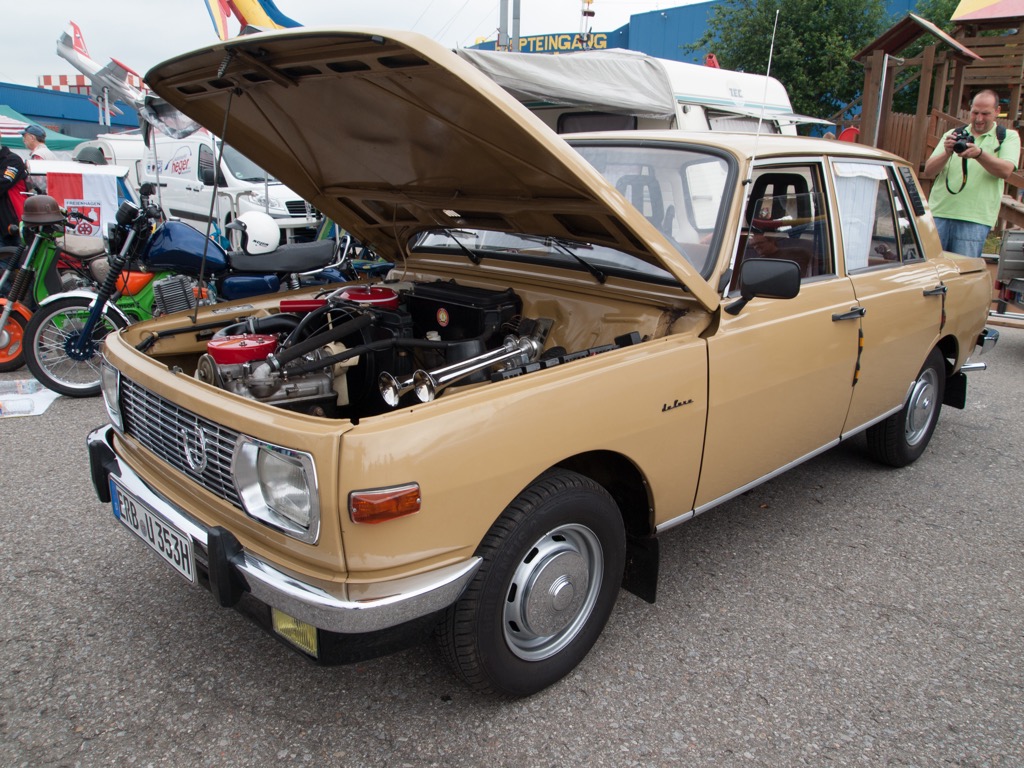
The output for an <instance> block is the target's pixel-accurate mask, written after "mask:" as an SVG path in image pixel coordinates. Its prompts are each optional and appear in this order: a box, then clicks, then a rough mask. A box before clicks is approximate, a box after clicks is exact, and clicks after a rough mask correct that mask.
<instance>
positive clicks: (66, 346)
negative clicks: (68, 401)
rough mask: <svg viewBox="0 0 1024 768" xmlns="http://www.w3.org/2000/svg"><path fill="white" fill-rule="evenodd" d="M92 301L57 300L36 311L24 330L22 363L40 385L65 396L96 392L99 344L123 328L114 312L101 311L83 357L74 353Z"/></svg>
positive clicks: (77, 297) (97, 386) (97, 391)
mask: <svg viewBox="0 0 1024 768" xmlns="http://www.w3.org/2000/svg"><path fill="white" fill-rule="evenodd" d="M91 302H92V300H91V299H88V298H85V297H80V296H67V297H64V298H60V299H57V300H55V301H53V302H51V303H49V304H46V305H45V306H43V307H41V308H40V309H38V310H37V311H36V312H35V314H33V315H32V319H31V320H30V321H29V323H28V326H27V328H26V329H25V364H26V365H28V369H29V370H30V371H32V375H33V376H35V377H36V378H37V379H38V380H39V381H40V382H41V383H42V384H44V385H45V386H46V387H47V388H48V389H52V390H53V391H54V392H59V393H60V394H62V395H67V396H68V397H95V396H96V395H98V394H99V393H100V362H101V355H100V342H102V341H103V338H104V337H105V336H106V335H107V334H108V333H111V332H113V331H117V330H119V329H121V328H124V327H125V326H126V323H125V322H124V320H123V319H122V318H121V317H120V316H119V315H117V314H116V313H114V312H109V311H105V312H104V313H103V315H102V316H101V317H100V319H99V320H98V321H97V322H96V325H95V326H94V327H93V330H92V338H91V344H90V349H89V351H88V352H87V353H86V354H85V355H80V354H78V353H77V352H75V351H74V348H75V342H77V340H78V339H79V337H80V335H81V330H82V327H83V326H84V325H85V321H86V319H87V318H88V316H89V305H90V304H91Z"/></svg>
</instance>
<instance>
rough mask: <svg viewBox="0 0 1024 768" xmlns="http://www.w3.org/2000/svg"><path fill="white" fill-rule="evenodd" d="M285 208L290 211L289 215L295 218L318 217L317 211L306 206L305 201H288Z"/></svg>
mask: <svg viewBox="0 0 1024 768" xmlns="http://www.w3.org/2000/svg"><path fill="white" fill-rule="evenodd" d="M284 206H285V208H287V209H288V214H289V215H290V216H292V217H294V218H299V219H307V218H312V217H313V216H315V215H316V209H315V208H314V207H313V206H311V205H306V201H305V200H286V201H285V204H284Z"/></svg>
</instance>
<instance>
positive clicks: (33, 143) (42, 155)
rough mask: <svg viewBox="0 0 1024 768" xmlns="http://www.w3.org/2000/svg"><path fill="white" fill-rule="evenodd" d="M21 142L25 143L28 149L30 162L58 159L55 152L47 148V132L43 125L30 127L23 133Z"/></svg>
mask: <svg viewBox="0 0 1024 768" xmlns="http://www.w3.org/2000/svg"><path fill="white" fill-rule="evenodd" d="M21 140H22V141H23V142H24V143H25V148H26V149H28V159H29V160H56V159H57V156H56V155H55V154H53V150H51V149H50V148H49V147H48V146H46V130H45V129H44V128H43V127H42V126H41V125H35V124H33V125H30V126H29V127H28V128H26V129H25V130H24V131H22V134H21Z"/></svg>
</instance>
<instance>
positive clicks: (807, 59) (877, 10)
mask: <svg viewBox="0 0 1024 768" xmlns="http://www.w3.org/2000/svg"><path fill="white" fill-rule="evenodd" d="M776 9H778V11H779V24H778V31H777V33H776V38H775V51H774V55H773V57H772V68H771V73H770V74H771V75H772V77H775V78H776V79H778V80H780V81H781V82H782V84H783V85H784V86H786V90H787V91H789V98H790V100H791V101H792V102H793V108H794V109H795V110H796V111H797V112H800V113H803V114H807V115H811V116H813V117H823V118H827V117H829V116H831V115H833V114H834V113H835V112H836V110H838V109H840V108H841V107H842V106H843V105H845V104H848V103H849V102H850V101H852V100H853V98H854V97H856V95H857V94H858V93H860V90H861V88H863V86H864V70H863V69H862V68H861V67H860V65H858V64H857V63H856V62H855V61H853V56H854V55H855V54H856V53H857V52H858V51H860V50H861V49H862V48H863V47H864V46H865V45H867V44H868V43H870V42H871V41H872V40H874V39H875V38H876V37H878V35H880V34H881V33H882V31H883V30H884V29H885V28H886V26H887V25H888V23H889V18H888V16H887V14H886V10H885V4H884V2H883V0H830V2H827V3H826V2H821V0H723V2H721V3H718V4H717V5H715V6H714V7H713V9H712V10H711V15H710V17H709V18H708V26H707V30H706V32H705V34H704V36H703V37H702V38H701V39H700V40H698V41H697V42H695V43H694V44H693V46H692V49H693V50H698V49H704V50H707V51H711V52H713V53H714V54H715V55H716V56H717V57H718V61H719V62H720V63H721V65H722V66H723V67H726V68H728V69H736V70H741V71H744V72H754V73H759V74H764V73H765V71H766V68H767V66H768V53H769V48H770V46H771V38H772V26H773V25H774V23H775V11H776Z"/></svg>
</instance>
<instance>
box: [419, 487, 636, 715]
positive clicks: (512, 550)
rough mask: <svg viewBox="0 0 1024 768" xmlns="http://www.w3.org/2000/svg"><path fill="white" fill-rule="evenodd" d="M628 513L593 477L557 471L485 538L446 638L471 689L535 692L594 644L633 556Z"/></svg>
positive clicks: (517, 503) (443, 628) (519, 501)
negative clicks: (624, 521) (627, 556)
mask: <svg viewBox="0 0 1024 768" xmlns="http://www.w3.org/2000/svg"><path fill="white" fill-rule="evenodd" d="M625 552H626V538H625V531H624V529H623V524H622V516H621V514H620V513H619V509H618V507H617V506H616V504H615V502H614V501H613V500H612V498H611V497H610V496H609V495H608V493H607V492H606V491H605V490H604V489H603V488H602V487H601V486H599V485H598V484H597V483H595V482H593V481H592V480H590V479H589V478H586V477H584V476H582V475H579V474H576V473H575V472H569V471H565V470H555V471H552V472H549V473H547V474H545V475H544V476H542V477H541V478H540V479H539V480H537V481H536V482H535V483H533V485H531V486H530V487H529V488H527V489H526V490H525V491H523V493H521V494H520V495H519V496H518V497H517V498H516V499H515V501H513V502H512V503H511V504H510V505H509V506H508V508H506V509H505V511H504V512H503V513H502V515H501V517H499V518H498V520H497V521H496V522H495V523H494V525H493V526H492V527H491V530H490V531H489V532H488V533H487V535H486V536H485V537H484V540H483V541H482V542H481V544H480V546H479V548H478V549H477V555H478V556H480V557H481V558H482V559H483V563H482V564H481V566H480V568H479V570H478V571H477V573H476V576H475V577H474V579H473V581H472V582H470V584H469V586H468V587H467V588H466V591H465V592H464V593H463V595H462V597H461V598H460V599H459V600H458V602H456V603H455V605H453V606H452V607H451V608H450V609H449V610H448V614H447V616H446V618H445V621H444V622H443V624H442V625H441V629H440V638H439V639H440V640H441V644H442V649H443V650H444V652H445V655H446V657H447V658H448V660H449V662H451V664H452V666H453V667H454V668H455V670H456V672H457V673H458V674H459V675H460V676H461V677H462V678H463V680H465V681H466V682H467V683H468V684H469V685H470V686H471V687H472V688H474V689H475V690H477V691H480V692H483V693H492V694H498V695H502V696H529V695H531V694H533V693H536V692H537V691H540V690H542V689H543V688H546V687H547V686H549V685H551V684H552V683H554V682H556V681H557V680H560V679H561V678H562V677H564V676H565V675H567V674H568V673H569V672H570V671H572V669H573V668H574V667H576V665H577V664H579V663H580V661H582V660H583V657H584V656H586V655H587V652H588V651H589V650H590V649H591V647H592V646H593V645H594V642H595V641H596V640H597V637H598V635H599V634H600V633H601V630H602V629H603V627H604V625H605V623H606V622H607V621H608V617H609V615H610V614H611V611H612V607H613V606H614V605H615V598H616V597H617V595H618V591H619V586H620V584H621V582H622V572H623V567H624V563H625Z"/></svg>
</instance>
